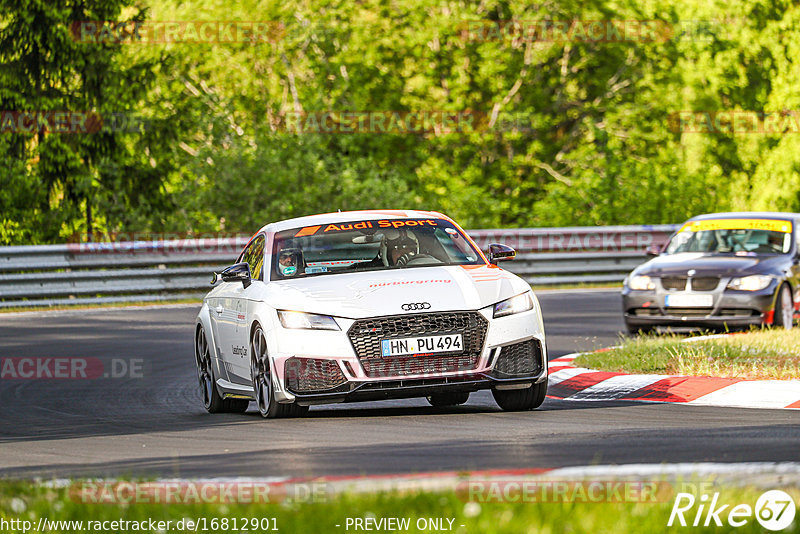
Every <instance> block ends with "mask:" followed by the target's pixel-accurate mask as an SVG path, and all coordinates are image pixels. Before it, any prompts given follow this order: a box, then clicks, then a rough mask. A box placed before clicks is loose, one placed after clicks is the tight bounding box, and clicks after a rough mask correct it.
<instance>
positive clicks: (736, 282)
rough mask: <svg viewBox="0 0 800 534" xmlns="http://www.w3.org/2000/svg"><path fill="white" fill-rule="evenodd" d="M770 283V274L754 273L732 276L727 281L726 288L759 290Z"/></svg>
mask: <svg viewBox="0 0 800 534" xmlns="http://www.w3.org/2000/svg"><path fill="white" fill-rule="evenodd" d="M770 283H772V277H771V276H766V275H763V274H754V275H751V276H743V277H741V278H732V279H731V281H730V282H728V289H736V290H738V291H761V290H762V289H766V288H767V287H769V285H770Z"/></svg>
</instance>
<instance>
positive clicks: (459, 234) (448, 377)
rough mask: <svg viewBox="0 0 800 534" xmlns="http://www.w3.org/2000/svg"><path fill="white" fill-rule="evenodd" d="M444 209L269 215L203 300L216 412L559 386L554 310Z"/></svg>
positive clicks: (200, 363)
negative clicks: (554, 381)
mask: <svg viewBox="0 0 800 534" xmlns="http://www.w3.org/2000/svg"><path fill="white" fill-rule="evenodd" d="M514 255H515V252H514V250H513V249H511V248H509V247H506V246H504V245H498V244H493V245H490V246H489V254H488V259H487V257H486V256H484V254H483V253H482V252H481V251H480V250H479V248H478V247H477V246H476V245H475V243H474V242H473V241H472V240H471V239H470V238H469V236H467V234H466V233H464V231H463V230H462V229H461V228H460V227H459V226H458V225H457V224H456V223H455V222H453V221H452V220H451V219H449V218H448V217H446V216H444V215H442V214H440V213H435V212H421V211H359V212H340V213H331V214H326V215H315V216H311V217H302V218H298V219H291V220H287V221H282V222H277V223H272V224H268V225H266V226H264V227H263V228H261V230H259V231H258V232H256V234H255V235H254V236H253V237H252V238H251V239H250V241H249V243H248V244H247V246H246V247H245V248H244V250H243V251H242V253H241V255H240V256H239V259H238V260H237V263H236V264H234V265H231V266H230V267H227V268H226V269H224V270H223V271H222V272H221V273H215V274H214V279H213V282H212V283H214V284H216V283H217V282H219V281H221V283H219V284H218V285H217V286H216V287H214V289H212V290H211V292H209V293H208V295H207V296H206V298H205V299H204V301H203V307H202V308H201V310H200V313H199V314H198V316H197V325H196V328H195V357H196V363H197V370H198V376H199V380H200V387H201V389H202V394H203V401H204V403H205V407H206V409H207V410H208V411H209V412H244V411H245V410H247V407H248V403H249V402H250V401H251V400H254V401H255V402H256V404H257V405H258V409H259V411H260V412H261V415H263V416H264V417H281V416H293V415H300V414H303V413H304V412H305V411H307V410H308V406H310V405H313V404H326V403H335V402H352V401H369V400H380V399H397V398H409V397H426V398H427V399H428V401H429V402H430V404H432V405H434V406H447V405H457V404H463V403H465V402H466V401H467V399H468V398H469V394H470V393H471V392H473V391H478V390H482V389H491V391H492V394H493V396H494V398H495V400H496V402H497V404H498V405H500V407H501V408H503V409H504V410H530V409H533V408H536V407H538V406H539V405H540V404H541V403H542V401H543V400H544V397H545V393H546V391H547V354H546V348H545V336H544V327H543V324H542V315H541V309H540V307H539V302H538V301H537V299H536V296H535V295H534V294H533V292H532V291H531V288H530V286H529V285H528V284H527V283H526V282H525V281H523V280H522V279H520V278H519V277H517V276H516V275H514V274H511V273H509V272H507V271H505V270H503V269H500V268H499V267H497V265H496V264H497V262H498V260H503V259H511V258H513V257H514Z"/></svg>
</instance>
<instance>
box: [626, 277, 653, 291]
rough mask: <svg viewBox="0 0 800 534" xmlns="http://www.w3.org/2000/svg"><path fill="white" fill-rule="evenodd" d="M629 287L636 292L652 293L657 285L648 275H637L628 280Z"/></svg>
mask: <svg viewBox="0 0 800 534" xmlns="http://www.w3.org/2000/svg"><path fill="white" fill-rule="evenodd" d="M628 287H629V288H631V289H633V290H634V291H648V290H649V291H652V290H654V289H655V288H656V284H655V282H653V279H652V278H650V277H649V276H647V275H635V276H631V277H630V278H629V279H628Z"/></svg>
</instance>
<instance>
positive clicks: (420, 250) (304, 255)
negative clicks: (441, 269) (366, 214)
mask: <svg viewBox="0 0 800 534" xmlns="http://www.w3.org/2000/svg"><path fill="white" fill-rule="evenodd" d="M271 263H272V273H271V279H272V280H286V279H292V278H298V277H307V276H318V275H326V274H337V273H347V272H357V271H381V270H388V269H403V268H411V267H424V266H442V265H478V264H483V263H484V260H483V258H482V257H481V255H480V253H479V252H478V250H477V249H475V247H474V246H473V245H472V243H471V242H470V241H469V240H468V239H467V238H466V236H464V235H463V234H462V233H461V232H460V231H459V230H458V228H456V227H455V226H454V225H453V223H451V222H450V221H447V220H444V219H435V218H432V219H378V220H361V221H351V222H345V223H331V224H323V225H317V226H306V227H302V228H293V229H291V230H284V231H282V232H278V233H277V234H276V235H275V241H274V245H273V250H272V262H271Z"/></svg>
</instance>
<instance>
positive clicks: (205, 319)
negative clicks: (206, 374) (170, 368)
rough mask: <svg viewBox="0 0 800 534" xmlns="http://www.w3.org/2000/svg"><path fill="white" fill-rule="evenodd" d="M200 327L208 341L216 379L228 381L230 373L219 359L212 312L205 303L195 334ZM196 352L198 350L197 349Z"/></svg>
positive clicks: (199, 314) (196, 323)
mask: <svg viewBox="0 0 800 534" xmlns="http://www.w3.org/2000/svg"><path fill="white" fill-rule="evenodd" d="M198 326H202V327H203V330H204V331H205V334H206V340H207V341H208V346H209V350H210V351H211V365H212V366H213V368H214V377H215V378H223V379H225V380H228V372H227V371H226V370H225V367H224V366H223V365H222V361H221V360H220V359H219V354H218V353H217V340H216V337H215V336H214V329H213V328H212V327H211V312H210V310H209V308H208V303H207V302H205V301H204V302H203V305H202V306H201V307H200V312H198V314H197V319H196V320H195V334H196V333H197V327H198ZM195 350H197V349H196V348H195Z"/></svg>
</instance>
